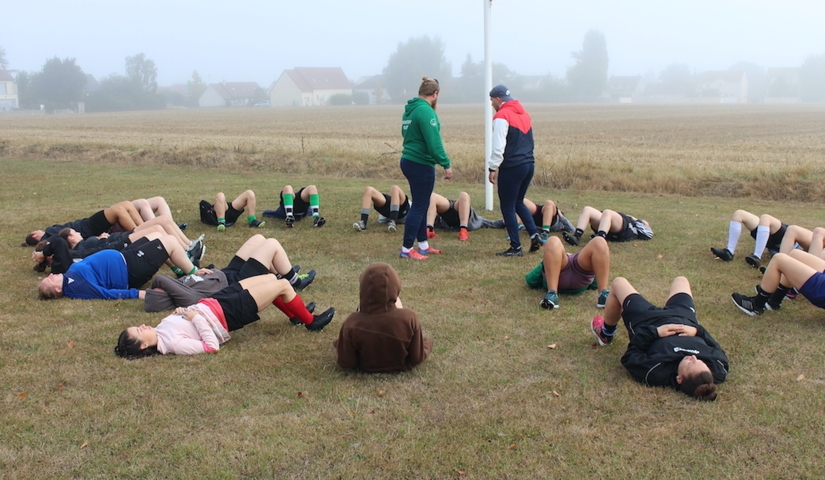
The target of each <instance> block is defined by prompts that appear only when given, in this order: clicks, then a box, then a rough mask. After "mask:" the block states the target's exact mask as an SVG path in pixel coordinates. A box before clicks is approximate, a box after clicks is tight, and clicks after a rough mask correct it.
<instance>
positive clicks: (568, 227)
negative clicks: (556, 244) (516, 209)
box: [520, 198, 576, 243]
mask: <svg viewBox="0 0 825 480" xmlns="http://www.w3.org/2000/svg"><path fill="white" fill-rule="evenodd" d="M524 206H525V207H527V210H529V211H530V212H532V213H533V222H534V223H535V224H536V226H537V227H538V226H539V225H541V228H540V229H539V238H541V241H542V243H545V242H547V239H548V238H550V232H570V233H573V232H574V231H575V230H576V229H575V228H573V224H572V223H570V220H568V219H567V217H565V216H564V213H562V212H561V210H559V209H558V207H557V206H556V202H554V201H553V200H549V199H548V200H545V201H544V203H543V204H542V205H536V204H535V203H533V201H532V200H530V199H529V198H525V199H524ZM520 228H521V227H520Z"/></svg>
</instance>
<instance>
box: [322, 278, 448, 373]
mask: <svg viewBox="0 0 825 480" xmlns="http://www.w3.org/2000/svg"><path fill="white" fill-rule="evenodd" d="M359 284H360V302H359V304H358V309H357V310H356V311H355V313H352V314H350V316H348V317H347V319H346V320H344V323H343V324H342V325H341V331H340V332H339V334H338V339H336V340H335V341H333V343H332V345H333V348H334V349H335V354H336V360H337V362H338V365H339V366H341V367H342V368H353V369H358V370H361V371H364V372H371V373H377V372H398V371H403V370H410V369H412V368H413V367H415V366H416V365H418V364H420V363H422V362H423V361H424V360H426V359H427V357H428V356H429V354H430V352H431V351H432V349H433V341H432V339H430V338H425V337H424V335H423V333H422V332H421V325H420V324H419V323H418V316H416V314H415V312H413V311H412V310H410V309H407V308H403V306H402V305H401V299H400V298H399V294H400V293H401V277H399V276H398V272H396V271H395V269H394V268H392V267H391V266H390V265H388V264H386V263H380V262H377V263H373V264H371V265H369V266H368V267H367V268H366V269H365V270H364V272H363V273H361V278H360V279H359Z"/></svg>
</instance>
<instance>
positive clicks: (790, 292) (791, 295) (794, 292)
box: [785, 288, 799, 300]
mask: <svg viewBox="0 0 825 480" xmlns="http://www.w3.org/2000/svg"><path fill="white" fill-rule="evenodd" d="M797 295H799V290H797V289H796V288H792V289H790V290H788V293H786V294H785V298H787V299H788V300H796V296H797Z"/></svg>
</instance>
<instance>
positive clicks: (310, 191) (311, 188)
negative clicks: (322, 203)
mask: <svg viewBox="0 0 825 480" xmlns="http://www.w3.org/2000/svg"><path fill="white" fill-rule="evenodd" d="M317 194H318V187H316V186H315V185H307V186H306V187H304V191H303V192H301V200H303V201H305V202H309V196H310V195H317Z"/></svg>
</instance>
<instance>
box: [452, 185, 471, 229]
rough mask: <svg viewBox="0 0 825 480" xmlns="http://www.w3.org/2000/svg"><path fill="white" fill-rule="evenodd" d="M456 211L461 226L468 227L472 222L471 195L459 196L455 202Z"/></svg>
mask: <svg viewBox="0 0 825 480" xmlns="http://www.w3.org/2000/svg"><path fill="white" fill-rule="evenodd" d="M455 209H456V210H458V221H459V223H460V224H461V225H467V224H468V223H469V222H470V194H469V193H467V192H461V193H459V194H458V199H457V200H456V201H455Z"/></svg>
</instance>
